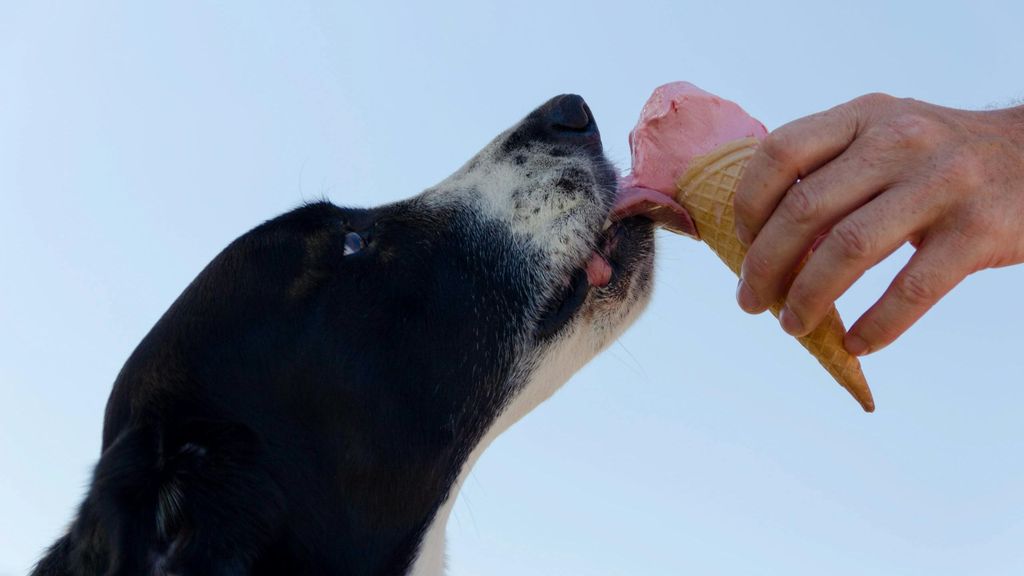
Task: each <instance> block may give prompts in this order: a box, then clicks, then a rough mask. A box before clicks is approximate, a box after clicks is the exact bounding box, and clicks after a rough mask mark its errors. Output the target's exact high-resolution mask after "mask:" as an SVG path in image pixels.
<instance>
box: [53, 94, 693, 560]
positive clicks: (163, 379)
mask: <svg viewBox="0 0 1024 576" xmlns="http://www.w3.org/2000/svg"><path fill="white" fill-rule="evenodd" d="M657 202H658V201H657V200H656V199H651V198H637V197H634V196H631V195H630V194H629V193H627V192H622V191H619V190H618V187H617V174H616V171H615V169H614V168H613V167H612V166H611V165H610V163H609V162H608V161H607V160H606V159H605V157H604V154H603V151H602V146H601V139H600V135H599V134H598V130H597V127H596V125H595V123H594V120H593V116H592V114H591V113H590V110H589V109H588V107H587V106H586V104H585V103H584V102H583V100H582V99H581V98H580V97H578V96H572V95H567V96H559V97H556V98H554V99H552V100H551V101H549V102H547V103H546V104H544V105H543V106H541V107H540V108H538V109H537V110H535V111H534V112H532V113H531V114H530V115H529V116H527V117H526V118H525V119H524V120H522V121H521V122H519V123H518V124H516V125H515V126H513V127H512V128H511V129H509V130H508V131H506V132H504V133H503V134H501V135H500V136H498V137H497V138H496V139H495V140H494V141H493V142H491V143H490V144H489V145H488V146H487V147H486V148H484V149H483V150H482V151H481V152H480V153H479V154H477V155H476V156H475V157H474V158H473V159H471V160H470V161H469V162H468V163H467V164H466V165H465V166H463V167H462V168H461V169H459V170H458V171H457V172H456V173H455V174H453V175H452V176H451V177H449V178H448V179H446V180H445V181H443V182H441V183H440V184H438V185H437V186H434V187H433V188H430V189H428V190H426V191H425V192H423V193H422V194H420V195H418V196H416V197H413V198H410V199H408V200H405V201H403V202H398V203H396V204H391V205H387V206H382V207H379V208H373V209H346V208H339V207H336V206H333V205H331V204H327V203H318V204H312V205H307V206H304V207H302V208H299V209H297V210H294V211H292V212H290V213H288V214H285V215H283V216H280V217H278V218H276V219H274V220H271V221H269V222H266V223H264V224H263V225H261V226H259V227H257V228H255V229H254V230H252V231H250V232H248V233H247V234H245V235H244V236H242V237H241V238H239V239H238V240H236V241H234V242H233V243H232V244H231V245H230V246H228V247H227V248H226V249H225V250H224V251H223V252H222V253H221V254H220V255H219V256H217V257H216V258H215V259H214V260H213V262H211V263H210V264H209V265H208V266H207V267H206V269H205V270H203V272H202V273H201V274H200V275H199V276H198V277H197V278H196V279H195V281H193V282H192V284H191V285H190V286H189V287H188V288H187V289H186V290H185V291H184V293H183V294H182V295H181V296H180V297H179V298H178V300H177V301H176V302H175V303H174V304H173V305H172V306H171V308H170V309H169V310H168V311H167V312H166V314H164V316H163V317H162V318H161V319H160V321H159V322H158V323H157V324H156V326H154V327H153V329H152V331H151V332H150V333H149V334H148V335H147V336H146V337H145V339H144V340H143V341H142V343H141V344H140V345H139V347H138V348H137V349H136V350H135V352H134V353H133V354H132V355H131V357H130V358H129V359H128V361H127V363H126V364H125V366H124V368H123V369H122V370H121V373H120V374H119V375H118V377H117V380H116V382H115V384H114V389H113V392H112V393H111V396H110V400H109V403H108V404H107V410H106V419H105V423H104V427H103V451H102V455H101V457H100V459H99V463H98V464H97V466H96V469H95V473H94V477H93V481H92V485H91V487H90V489H89V492H88V495H87V497H86V498H85V501H84V502H83V503H82V505H81V508H80V510H79V513H78V516H77V518H76V519H75V520H74V522H73V524H72V525H71V527H70V529H69V531H68V533H67V534H66V535H64V536H63V537H62V538H60V539H59V540H58V541H57V543H56V544H54V545H53V547H52V548H51V549H50V550H49V551H48V553H47V555H46V556H45V557H44V558H43V559H42V560H41V561H40V563H39V564H38V565H37V567H36V569H35V572H34V573H35V574H37V575H40V576H42V575H45V576H67V575H82V576H85V575H90V576H91V575H124V576H127V575H182V576H188V575H243V574H245V575H248V574H253V575H275V576H277V575H285V574H325V575H327V574H329V575H400V574H405V575H415V576H426V575H436V574H441V573H442V572H443V571H444V566H443V564H444V539H445V536H444V529H445V524H446V521H447V519H448V515H449V512H450V511H451V509H452V505H453V503H454V500H455V498H456V495H457V492H458V488H459V486H460V485H461V483H462V481H463V479H464V478H465V477H466V475H467V474H468V472H469V470H470V468H471V467H472V466H473V463H474V462H475V461H476V460H477V458H478V457H479V456H480V454H481V453H482V452H483V450H484V449H486V448H487V446H488V445H489V444H490V442H491V441H492V440H493V439H494V438H495V437H496V436H497V435H498V434H500V433H501V432H502V431H503V430H505V429H507V428H508V427H509V426H510V425H511V424H513V423H514V422H515V421H516V420H518V419H519V418H521V417H522V416H523V415H524V414H526V413H527V412H529V411H530V410H531V409H532V408H534V407H535V406H537V405H538V404H539V403H541V402H542V401H544V400H545V399H546V398H548V397H549V396H550V395H551V394H552V393H553V392H554V391H555V390H556V389H557V388H558V387H559V386H561V385H562V383H564V382H565V381H566V380H567V379H568V378H569V377H570V376H571V375H572V374H573V373H574V372H575V371H576V370H577V369H579V368H580V367H581V366H583V364H584V363H586V362H587V361H589V360H590V359H591V358H593V357H594V355H596V354H597V353H598V352H600V351H601V350H602V349H603V348H604V347H605V346H607V345H608V344H609V343H611V342H612V341H613V340H614V339H615V338H616V337H618V336H619V335H620V334H621V333H622V331H623V330H625V329H626V327H627V326H629V325H630V323H631V322H633V320H634V319H635V318H636V317H637V315H638V314H640V312H641V311H642V310H643V308H644V306H645V305H646V303H647V301H648V298H649V296H650V292H651V274H652V264H653V258H654V247H653V228H654V225H655V224H654V223H652V221H651V220H649V219H647V218H645V217H642V216H638V215H637V213H638V212H640V211H642V210H646V209H647V208H649V207H650V205H651V204H652V203H657ZM684 225H685V223H684ZM679 226H680V225H679V224H678V223H677V227H679Z"/></svg>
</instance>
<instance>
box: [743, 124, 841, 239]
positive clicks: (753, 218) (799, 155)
mask: <svg viewBox="0 0 1024 576" xmlns="http://www.w3.org/2000/svg"><path fill="white" fill-rule="evenodd" d="M857 126H858V120H857V116H856V112H855V109H854V107H853V106H851V105H850V104H844V105H841V106H837V107H835V108H832V109H830V110H826V111H824V112H819V113H817V114H813V115H811V116H807V117H805V118H800V119H799V120H794V121H793V122H790V123H789V124H786V125H784V126H782V127H780V128H777V129H775V130H774V131H772V133H771V134H769V135H768V137H767V138H765V139H764V142H762V143H761V145H760V146H758V148H757V150H756V151H755V152H754V155H753V156H751V158H750V161H749V162H748V163H747V167H746V170H745V171H744V173H743V178H742V179H741V180H740V183H739V185H738V186H737V187H736V196H735V200H734V207H735V210H736V233H737V235H739V237H740V240H741V241H743V242H744V243H745V244H750V243H751V242H752V241H753V239H754V237H756V236H757V234H758V232H760V230H761V227H762V226H763V225H764V223H765V222H766V221H767V220H768V217H769V216H771V214H772V212H774V211H775V207H776V206H777V205H778V203H779V201H780V200H781V199H782V197H783V195H784V194H785V193H786V190H788V189H789V187H790V186H792V185H793V183H794V182H796V180H797V179H798V178H802V177H803V176H806V175H807V174H810V173H811V172H813V171H814V170H816V169H817V168H818V167H819V166H821V165H823V164H825V163H826V162H828V161H829V160H831V159H833V158H835V157H836V156H838V155H839V154H840V153H842V152H843V150H845V149H846V148H847V147H848V146H849V145H850V143H851V142H853V140H854V137H855V136H856V134H857Z"/></svg>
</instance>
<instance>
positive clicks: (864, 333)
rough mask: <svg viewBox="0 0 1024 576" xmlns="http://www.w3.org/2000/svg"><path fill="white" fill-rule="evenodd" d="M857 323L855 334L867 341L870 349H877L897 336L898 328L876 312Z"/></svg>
mask: <svg viewBox="0 0 1024 576" xmlns="http://www.w3.org/2000/svg"><path fill="white" fill-rule="evenodd" d="M858 324H860V326H858V329H857V335H858V336H860V337H861V338H863V339H864V341H865V342H867V343H868V346H869V347H870V348H871V349H872V350H877V349H878V348H881V347H883V346H885V345H886V344H888V343H890V342H892V341H893V340H895V339H896V338H897V337H898V336H899V330H897V329H896V328H895V327H894V326H892V325H891V324H890V323H889V322H887V321H886V318H884V317H881V316H879V315H877V314H869V315H867V316H865V317H864V319H863V320H861V321H860V322H859V323H858Z"/></svg>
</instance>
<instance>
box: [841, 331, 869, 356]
mask: <svg viewBox="0 0 1024 576" xmlns="http://www.w3.org/2000/svg"><path fill="white" fill-rule="evenodd" d="M846 351H847V352H849V353H850V354H853V355H854V356H863V355H865V354H867V353H868V352H870V351H871V350H870V349H869V347H868V343H867V342H865V341H864V339H863V338H861V337H860V336H856V335H854V334H847V335H846Z"/></svg>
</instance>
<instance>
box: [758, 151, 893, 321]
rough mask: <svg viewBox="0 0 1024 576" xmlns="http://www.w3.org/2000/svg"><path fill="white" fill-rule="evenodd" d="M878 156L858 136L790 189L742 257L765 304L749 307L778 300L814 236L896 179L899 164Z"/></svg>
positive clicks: (766, 304) (812, 241)
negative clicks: (846, 147)
mask: <svg viewBox="0 0 1024 576" xmlns="http://www.w3.org/2000/svg"><path fill="white" fill-rule="evenodd" d="M876 156H877V152H875V151H874V149H873V148H872V146H871V145H870V143H863V142H861V141H860V140H858V141H857V142H854V143H853V144H852V145H851V146H850V147H849V148H848V149H847V150H846V151H845V152H843V153H842V154H841V155H840V156H839V157H838V158H836V159H835V160H833V161H831V162H829V163H827V164H825V165H824V166H822V167H820V168H818V169H817V170H815V171H814V172H812V173H811V174H809V175H808V176H807V177H805V178H803V179H802V180H800V181H799V182H797V183H796V184H794V185H793V186H792V187H791V188H790V189H789V190H788V191H787V192H786V194H785V196H784V197H783V198H782V200H781V201H780V202H779V205H778V208H776V210H775V212H774V213H773V214H772V215H771V217H770V218H768V221H767V222H766V223H765V224H764V226H763V227H762V228H761V230H760V233H759V234H758V235H757V238H756V239H755V240H754V242H753V243H752V244H751V246H750V250H749V251H748V252H747V256H746V259H745V260H744V262H743V265H742V268H741V274H740V275H741V277H742V278H743V280H744V283H745V284H746V285H747V286H748V287H749V290H750V293H751V294H752V295H753V296H754V298H753V300H754V301H756V302H758V303H760V304H761V306H760V307H755V308H753V309H748V308H746V307H745V306H744V309H745V310H747V311H748V312H760V311H761V310H763V309H764V307H766V306H768V305H770V304H772V303H774V302H777V301H779V299H781V298H782V296H783V295H784V294H785V293H786V289H787V287H788V286H789V281H790V279H791V278H792V275H793V273H794V272H795V268H796V267H797V265H798V264H799V263H800V262H801V261H803V259H804V257H805V256H806V255H807V252H808V250H809V249H810V247H811V246H812V245H813V244H814V242H815V239H816V238H818V236H819V235H821V234H822V233H823V232H825V231H826V230H828V229H829V228H831V227H832V225H833V224H835V223H836V222H838V221H839V220H841V219H842V218H843V217H845V216H846V215H848V214H850V213H851V212H853V211H854V210H856V209H858V208H859V207H861V206H863V205H864V204H866V203H867V202H869V201H870V200H871V199H872V198H873V197H874V196H876V195H877V194H878V193H879V192H880V191H881V190H884V189H885V188H886V187H887V186H889V185H890V184H891V183H892V182H893V181H894V180H895V179H896V177H897V174H896V170H897V169H898V168H896V167H895V164H893V163H892V162H890V161H887V160H886V161H878V160H876V159H875V157H876ZM872 225H873V224H872ZM749 303H750V301H747V302H744V303H741V306H742V305H743V304H749Z"/></svg>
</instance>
